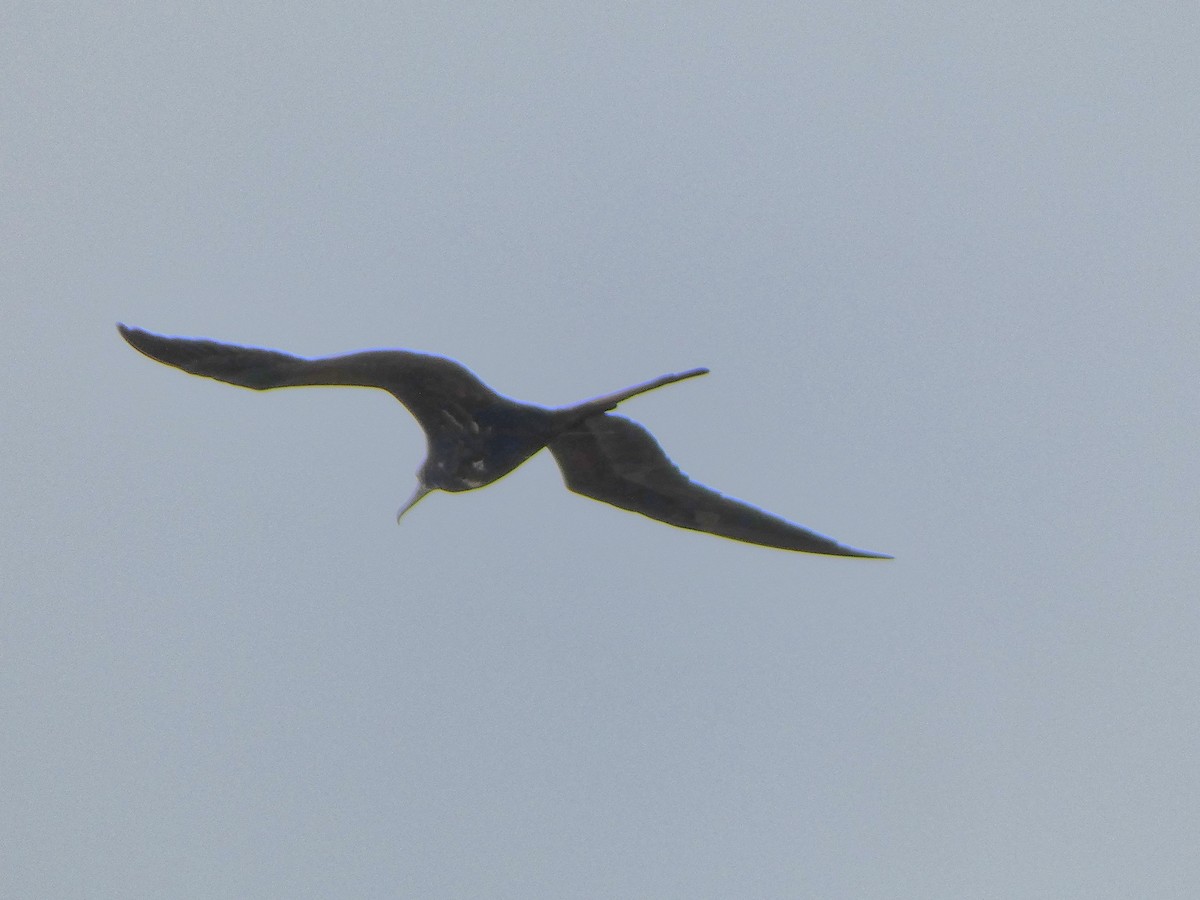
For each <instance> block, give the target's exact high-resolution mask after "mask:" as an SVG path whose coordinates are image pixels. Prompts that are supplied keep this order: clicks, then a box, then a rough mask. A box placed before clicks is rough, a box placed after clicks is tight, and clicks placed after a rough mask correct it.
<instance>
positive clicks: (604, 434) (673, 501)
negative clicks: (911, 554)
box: [550, 414, 891, 559]
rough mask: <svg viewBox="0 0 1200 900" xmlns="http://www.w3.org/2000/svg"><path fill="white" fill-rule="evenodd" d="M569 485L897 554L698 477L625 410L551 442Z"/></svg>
mask: <svg viewBox="0 0 1200 900" xmlns="http://www.w3.org/2000/svg"><path fill="white" fill-rule="evenodd" d="M550 452H551V453H552V454H554V459H555V462H557V463H558V467H559V469H560V470H561V471H562V474H563V481H564V482H565V483H566V485H567V487H568V488H569V489H570V490H572V491H574V492H575V493H577V494H581V495H583V496H585V497H591V498H592V499H593V500H600V501H602V502H604V503H610V504H612V505H613V506H618V507H620V508H621V509H627V510H630V511H631V512H636V513H641V514H642V515H643V516H648V517H650V518H651V519H657V520H658V521H660V522H666V523H667V524H669V525H676V526H678V527H680V528H690V529H692V530H693V531H705V532H708V533H709V534H715V535H719V536H721V537H726V538H731V539H733V540H735V541H745V542H746V543H749V544H761V545H762V546H765V547H777V548H779V549H782V550H799V551H803V552H805V553H823V554H828V555H832V556H861V557H871V558H878V559H890V558H891V557H888V556H885V555H883V554H881V553H869V552H867V551H864V550H856V549H854V548H853V547H847V546H845V545H844V544H839V543H838V542H837V541H835V540H833V539H831V538H828V537H825V536H824V535H821V534H818V533H816V532H815V531H810V530H809V529H807V528H803V527H801V526H799V525H795V524H793V523H791V522H788V521H787V520H786V519H781V518H779V517H778V516H773V515H771V514H770V513H767V512H764V511H763V510H761V509H759V508H758V507H756V506H751V505H750V504H748V503H743V502H742V501H740V500H734V499H732V498H731V497H726V496H724V495H722V494H719V493H718V492H716V491H714V490H712V489H711V488H707V487H705V486H704V485H702V484H697V483H696V482H694V481H692V480H691V479H690V478H688V477H687V475H685V474H684V473H683V472H681V471H680V470H679V468H678V467H677V466H676V465H675V464H674V463H672V462H671V460H670V459H669V458H668V457H667V454H666V453H664V452H663V449H662V447H660V446H659V444H658V441H656V440H655V439H654V437H653V435H651V434H650V432H648V431H647V430H646V429H645V428H643V427H642V426H641V425H638V424H637V423H636V422H633V421H631V420H629V419H626V418H624V417H623V416H615V415H612V414H604V415H599V416H592V417H590V418H588V419H585V420H584V421H582V422H580V423H578V424H577V425H575V426H574V427H572V428H571V429H569V430H568V431H566V432H564V433H562V434H560V435H559V436H558V437H556V438H555V439H554V440H553V441H551V442H550Z"/></svg>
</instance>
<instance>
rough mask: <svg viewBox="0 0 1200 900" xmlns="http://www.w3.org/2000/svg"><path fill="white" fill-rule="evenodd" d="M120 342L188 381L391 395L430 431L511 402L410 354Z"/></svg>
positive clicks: (166, 340) (452, 369)
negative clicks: (317, 354)
mask: <svg viewBox="0 0 1200 900" xmlns="http://www.w3.org/2000/svg"><path fill="white" fill-rule="evenodd" d="M117 327H118V329H119V330H120V332H121V336H122V337H124V338H125V340H127V341H128V342H129V343H130V344H131V345H132V346H133V347H134V349H136V350H138V351H140V352H141V353H144V354H145V355H146V356H148V357H150V358H151V359H154V360H157V361H158V362H161V363H166V364H167V365H169V366H175V368H177V369H182V370H183V371H185V372H190V373H191V374H193V375H203V376H205V377H207V378H215V379H216V380H218V381H224V382H226V383H227V384H236V385H238V386H239V387H247V388H253V389H254V390H256V391H265V390H269V389H270V388H280V387H301V386H305V385H313V386H316V385H329V386H335V385H352V386H357V387H374V388H381V389H382V390H385V391H388V392H389V393H391V394H392V395H393V396H395V397H396V399H398V400H399V401H400V402H401V403H403V404H404V405H405V406H406V407H408V409H409V411H410V412H412V414H413V415H414V416H415V417H416V418H417V421H419V422H420V423H421V425H422V427H423V428H424V429H425V431H426V432H427V433H434V432H436V431H437V429H438V428H439V427H442V425H443V422H444V418H445V417H446V416H447V415H453V414H456V413H458V414H460V417H461V415H465V416H466V417H468V418H470V417H471V416H473V415H475V414H476V413H477V412H478V411H479V410H481V409H484V408H488V407H491V406H494V405H495V404H497V403H501V404H503V403H508V402H510V401H506V400H505V399H504V398H502V397H500V395H499V394H497V393H495V392H494V391H492V390H491V389H490V388H489V387H488V386H487V385H485V384H484V383H483V382H481V381H480V380H479V379H478V378H477V377H476V376H475V375H474V374H472V373H471V372H470V371H469V370H468V369H467V368H466V367H464V366H462V365H460V364H458V363H456V362H455V361H454V360H451V359H446V358H444V357H441V356H433V355H431V354H426V353H414V352H412V351H410V350H366V351H363V352H361V353H349V354H346V355H345V356H331V357H327V358H324V359H304V358H302V357H299V356H291V355H290V354H287V353H280V352H279V351H278V350H264V349H260V348H258V347H240V346H237V345H236V344H222V343H219V342H217V341H208V340H200V339H197V338H182V337H164V336H162V335H158V334H151V333H150V332H148V331H142V330H141V329H138V328H129V327H128V326H126V325H118V326H117Z"/></svg>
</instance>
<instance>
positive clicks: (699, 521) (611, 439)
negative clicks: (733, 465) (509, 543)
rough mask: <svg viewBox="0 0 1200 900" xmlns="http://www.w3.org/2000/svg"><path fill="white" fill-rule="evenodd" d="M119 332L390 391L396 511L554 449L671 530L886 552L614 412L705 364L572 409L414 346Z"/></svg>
mask: <svg viewBox="0 0 1200 900" xmlns="http://www.w3.org/2000/svg"><path fill="white" fill-rule="evenodd" d="M118 328H119V329H120V331H121V334H122V336H123V337H124V338H125V340H127V341H128V342H129V343H130V344H131V345H132V346H133V347H134V348H136V349H137V350H139V351H140V352H142V353H143V354H145V355H146V356H149V357H150V358H151V359H155V360H158V361H159V362H162V363H166V364H167V365H171V366H175V367H176V368H179V369H183V370H184V371H185V372H190V373H192V374H193V375H203V376H206V377H208V378H215V379H217V380H218V381H224V382H226V383H228V384H235V385H239V386H241V387H248V388H252V389H254V390H268V389H271V388H277V387H302V386H309V385H346V386H359V387H373V388H380V389H382V390H385V391H388V392H389V393H390V394H392V395H393V396H394V397H395V398H396V399H397V400H399V401H400V402H401V403H402V404H404V406H405V407H407V408H408V410H409V412H411V413H412V415H413V416H414V417H415V418H416V420H417V422H418V423H419V424H420V426H421V428H422V429H423V430H424V432H425V437H426V441H427V444H428V453H427V455H426V459H425V462H424V464H423V465H422V466H421V469H420V470H419V471H418V473H417V480H418V487H417V491H416V493H415V494H414V495H413V497H412V499H411V500H409V502H408V503H407V504H405V506H404V507H403V508H401V510H400V515H403V514H404V513H405V512H406V511H407V510H408V509H410V508H411V507H412V506H413V505H414V504H415V503H416V502H417V501H418V500H420V499H421V498H422V497H424V496H425V495H426V494H428V493H429V492H430V491H434V490H442V491H468V490H473V489H474V488H478V487H483V486H484V485H487V484H491V483H492V482H493V481H496V480H497V479H499V478H502V477H504V476H505V475H507V474H508V473H509V472H511V471H512V470H513V469H515V468H517V467H518V466H519V465H521V463H523V462H525V460H527V459H529V458H530V457H531V456H533V455H534V454H535V453H537V452H538V451H540V450H541V449H542V448H543V447H549V448H550V452H551V453H552V454H553V455H554V459H555V461H556V462H557V463H558V466H559V468H560V469H561V470H562V473H563V479H564V481H565V482H566V484H567V487H568V488H570V489H571V490H572V491H575V492H576V493H579V494H582V495H584V496H587V497H592V498H593V499H596V500H601V501H603V502H605V503H610V504H612V505H614V506H618V507H621V508H623V509H628V510H631V511H633V512H638V513H641V514H642V515H645V516H649V517H650V518H654V519H658V520H659V521H662V522H667V523H668V524H671V525H677V526H680V527H682V528H690V529H693V530H696V531H707V532H709V533H712V534H717V535H721V536H723V537H728V538H732V539H734V540H740V541H746V542H748V543H753V544H762V545H764V546H768V547H778V548H780V549H786V550H799V551H805V552H809V553H824V554H830V555H835V556H862V557H875V558H884V559H886V558H889V557H885V556H883V554H878V553H868V552H866V551H862V550H855V549H853V548H851V547H846V546H844V545H842V544H839V543H837V542H836V541H833V540H831V539H830V538H827V537H824V536H823V535H819V534H816V533H815V532H812V531H809V530H808V529H806V528H802V527H801V526H799V525H794V524H792V523H790V522H787V521H786V520H784V519H780V518H778V517H777V516H772V515H770V514H769V513H765V512H763V511H762V510H760V509H758V508H756V507H753V506H750V505H749V504H746V503H742V502H740V501H737V500H733V499H730V498H728V497H724V496H722V495H721V494H718V493H717V492H715V491H712V490H710V489H708V488H706V487H704V486H703V485H699V484H696V483H694V482H692V481H690V480H689V479H688V477H687V476H686V475H684V474H683V473H682V472H680V471H679V469H677V468H676V467H675V466H674V465H673V464H672V463H671V461H670V460H669V459H668V458H667V456H666V454H665V453H664V452H663V451H662V448H661V447H659V446H658V443H657V442H656V441H655V440H654V438H653V437H652V436H651V435H650V433H649V432H648V431H646V430H645V429H644V428H642V427H641V426H640V425H638V424H637V423H635V422H632V421H630V420H629V419H626V418H623V417H621V416H615V415H612V414H611V413H610V412H609V411H610V410H612V409H614V408H616V406H617V405H618V404H619V403H621V402H622V401H624V400H627V399H629V398H630V397H633V396H636V395H637V394H641V393H645V392H646V391H650V390H654V389H655V388H658V387H662V386H663V385H667V384H672V383H673V382H676V381H682V380H683V379H685V378H693V377H695V376H697V375H703V374H705V373H706V372H707V371H708V370H707V369H692V370H690V371H688V372H684V373H681V374H678V375H664V376H663V377H661V378H658V379H655V380H654V381H651V382H647V383H646V384H642V385H638V386H636V387H632V388H629V389H627V390H624V391H619V392H617V393H615V394H610V395H606V396H603V397H598V398H596V399H594V400H588V401H585V402H583V403H579V404H576V405H574V406H569V407H565V408H561V409H546V408H544V407H541V406H535V405H533V404H529V403H520V402H517V401H515V400H510V399H509V398H507V397H503V396H501V395H500V394H497V393H496V392H495V391H493V390H492V389H491V388H489V387H488V386H487V385H485V384H484V383H483V382H482V381H480V380H479V378H477V377H476V376H475V375H474V374H473V373H472V372H470V371H469V370H468V369H467V368H466V367H465V366H462V365H461V364H459V363H457V362H455V361H454V360H450V359H446V358H444V357H440V356H433V355H430V354H424V353H415V352H413V351H409V350H367V351H363V352H361V353H350V354H346V355H344V356H333V357H327V358H323V359H311V360H310V359H303V358H300V357H297V356H291V355H289V354H286V353H280V352H278V351H275V350H263V349H258V348H254V347H239V346H236V345H232V344H222V343H218V342H216V341H208V340H197V339H192V338H177V337H163V336H161V335H156V334H151V333H150V332H146V331H141V330H139V329H136V328H128V327H126V326H124V325H120V326H118Z"/></svg>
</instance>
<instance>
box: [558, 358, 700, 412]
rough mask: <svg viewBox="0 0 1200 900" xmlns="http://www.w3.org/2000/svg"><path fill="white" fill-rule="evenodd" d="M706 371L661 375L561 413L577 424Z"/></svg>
mask: <svg viewBox="0 0 1200 900" xmlns="http://www.w3.org/2000/svg"><path fill="white" fill-rule="evenodd" d="M707 374H708V369H703V368H701V369H689V370H688V371H686V372H680V373H679V374H677V375H663V376H662V377H661V378H655V379H654V380H653V381H647V382H646V383H645V384H639V385H637V386H635V387H631V388H626V389H625V390H623V391H617V392H616V393H615V394H606V395H605V396H603V397H597V398H595V399H594V400H585V401H584V402H583V403H577V404H576V405H575V406H570V407H567V408H566V409H564V410H562V412H563V413H568V414H570V417H571V418H572V419H573V420H574V421H576V422H578V421H580V420H581V419H586V418H587V417H588V416H594V415H598V414H600V413H606V412H608V411H609V410H612V409H616V408H617V405H618V404H619V403H623V402H624V401H626V400H628V399H629V398H630V397H636V396H637V395H638V394H644V393H646V392H647V391H652V390H654V389H655V388H660V387H663V386H665V385H668V384H674V383H675V382H677V381H683V380H684V379H685V378H695V377H696V376H697V375H707Z"/></svg>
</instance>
